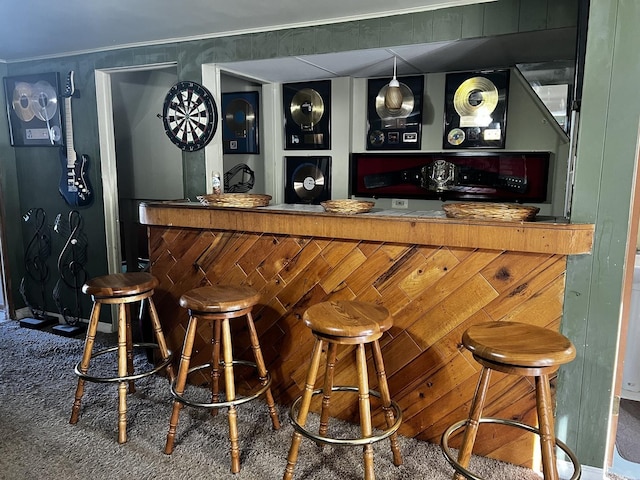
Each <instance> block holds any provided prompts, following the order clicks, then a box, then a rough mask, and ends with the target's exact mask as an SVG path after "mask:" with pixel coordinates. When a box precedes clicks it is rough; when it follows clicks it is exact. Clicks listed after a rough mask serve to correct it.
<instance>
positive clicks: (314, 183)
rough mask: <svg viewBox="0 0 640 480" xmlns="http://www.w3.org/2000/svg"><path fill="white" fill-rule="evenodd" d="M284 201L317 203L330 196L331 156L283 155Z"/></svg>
mask: <svg viewBox="0 0 640 480" xmlns="http://www.w3.org/2000/svg"><path fill="white" fill-rule="evenodd" d="M285 170H286V171H285V174H286V183H285V192H284V197H285V203H306V204H313V205H319V204H320V202H323V201H325V200H329V199H330V198H331V157H285Z"/></svg>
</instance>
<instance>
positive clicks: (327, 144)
mask: <svg viewBox="0 0 640 480" xmlns="http://www.w3.org/2000/svg"><path fill="white" fill-rule="evenodd" d="M282 98H283V109H284V117H285V118H284V120H285V128H284V130H285V148H286V149H287V150H322V149H324V150H327V149H329V148H331V137H330V130H329V128H330V118H331V81H330V80H323V81H319V82H304V83H288V84H284V85H283V86H282Z"/></svg>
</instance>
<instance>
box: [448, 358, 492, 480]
mask: <svg viewBox="0 0 640 480" xmlns="http://www.w3.org/2000/svg"><path fill="white" fill-rule="evenodd" d="M490 378H491V369H489V368H487V367H482V371H481V373H480V378H479V379H478V386H477V387H476V393H475V395H474V396H473V401H472V402H471V408H470V409H469V418H468V419H467V425H466V426H465V429H464V437H463V438H462V445H461V446H460V450H459V451H458V463H459V464H460V465H462V466H463V467H465V468H467V467H468V466H469V460H470V459H471V452H472V451H473V444H474V443H475V441H476V435H477V434H478V426H479V425H480V423H479V420H480V417H481V416H482V408H483V407H484V402H485V399H486V397H487V390H488V389H489V380H490ZM453 478H454V480H464V477H463V476H462V475H460V474H459V473H456V474H455V475H454V476H453Z"/></svg>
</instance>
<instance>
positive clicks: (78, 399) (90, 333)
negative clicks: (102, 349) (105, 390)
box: [69, 301, 101, 424]
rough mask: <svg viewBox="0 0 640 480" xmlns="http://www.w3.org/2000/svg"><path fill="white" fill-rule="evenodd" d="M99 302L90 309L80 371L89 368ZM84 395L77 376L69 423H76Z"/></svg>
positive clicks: (81, 382) (80, 380)
mask: <svg viewBox="0 0 640 480" xmlns="http://www.w3.org/2000/svg"><path fill="white" fill-rule="evenodd" d="M100 308H101V304H100V303H99V302H95V301H94V304H93V308H92V309H91V317H90V319H89V327H88V328H87V336H86V338H85V341H84V350H83V353H82V360H81V361H80V371H81V372H82V373H87V370H89V361H90V360H91V352H92V350H93V344H94V342H95V339H96V332H97V331H98V320H99V318H100ZM83 395H84V380H83V379H82V378H78V386H77V387H76V395H75V399H74V401H73V407H72V408H71V419H70V420H69V423H71V424H76V423H77V422H78V416H79V414H80V404H81V403H82V396H83Z"/></svg>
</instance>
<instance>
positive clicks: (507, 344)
mask: <svg viewBox="0 0 640 480" xmlns="http://www.w3.org/2000/svg"><path fill="white" fill-rule="evenodd" d="M462 343H463V344H464V346H465V347H466V348H467V349H468V350H469V351H471V352H472V353H473V358H474V359H475V360H476V361H477V362H478V363H479V364H480V365H482V371H481V373H480V379H479V380H478V386H477V388H476V393H475V395H474V398H473V401H472V403H471V408H470V410H469V418H468V419H466V420H462V421H460V422H457V423H454V424H453V425H451V426H450V427H449V428H448V429H447V430H446V431H445V432H444V433H443V435H442V442H441V445H442V449H443V451H444V454H445V456H446V457H447V460H448V461H449V463H450V464H451V466H452V467H453V468H454V470H455V471H456V473H455V474H454V479H456V480H458V479H463V478H467V479H473V480H482V478H481V477H478V476H477V475H474V474H473V473H471V472H470V471H469V470H467V467H468V465H469V460H470V458H471V454H472V451H473V445H474V443H475V439H476V434H477V433H478V427H479V424H480V423H498V424H502V425H509V426H512V427H517V428H521V429H524V430H527V431H529V432H532V433H535V434H536V435H538V436H539V437H540V446H541V453H542V471H543V475H544V478H545V480H558V478H559V477H558V469H557V465H556V453H555V449H556V445H557V446H558V447H560V449H561V450H563V451H564V452H565V453H566V454H567V456H568V457H569V458H570V459H571V462H572V463H573V468H574V473H573V476H572V477H571V480H577V479H579V478H580V476H581V468H580V463H579V462H578V459H577V458H576V456H575V455H574V453H573V452H572V451H571V450H570V449H569V447H568V446H567V445H566V444H564V443H563V442H561V441H560V440H558V439H557V438H556V437H555V433H554V420H553V407H552V403H551V388H550V385H549V375H551V374H553V373H554V372H556V371H557V370H558V368H559V367H560V365H563V364H565V363H569V362H570V361H572V360H573V359H574V358H575V356H576V349H575V347H574V346H573V344H572V343H571V341H570V340H569V339H568V338H566V337H565V336H564V335H562V334H560V333H558V332H555V331H553V330H549V329H546V328H542V327H537V326H534V325H527V324H524V323H518V322H487V323H481V324H478V325H474V326H473V327H470V328H469V329H468V330H467V331H466V332H465V333H464V334H463V336H462ZM492 370H496V371H498V372H502V373H506V374H510V375H521V376H529V377H535V385H536V406H537V413H538V424H539V427H538V428H535V427H533V426H531V425H527V424H525V423H522V422H517V421H515V420H510V419H502V418H483V417H482V409H483V407H484V403H485V399H486V397H487V390H488V388H489V380H490V376H491V371H492ZM462 427H465V429H464V436H463V439H462V446H461V447H460V450H459V451H458V456H457V459H456V458H455V457H454V455H453V453H452V452H451V450H450V449H449V438H450V437H451V435H452V434H453V433H454V432H455V431H457V430H458V429H460V428H462Z"/></svg>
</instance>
